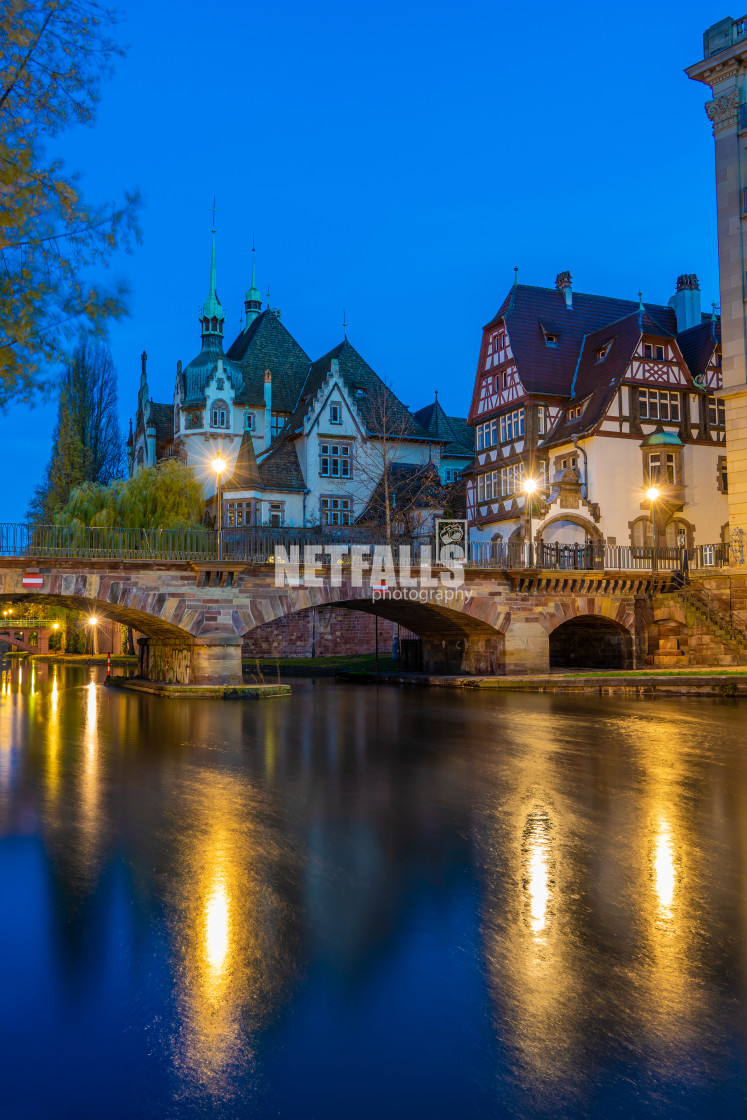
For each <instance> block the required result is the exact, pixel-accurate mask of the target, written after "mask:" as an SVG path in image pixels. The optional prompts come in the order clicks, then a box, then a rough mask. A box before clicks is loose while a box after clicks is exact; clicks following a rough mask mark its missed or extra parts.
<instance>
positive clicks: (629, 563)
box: [0, 523, 729, 572]
mask: <svg viewBox="0 0 747 1120" xmlns="http://www.w3.org/2000/svg"><path fill="white" fill-rule="evenodd" d="M219 536H220V539H219ZM383 543H384V539H383V537H382V535H381V533H379V532H377V531H376V530H371V529H365V528H358V527H356V526H349V525H345V526H316V527H312V528H305V529H301V528H298V529H296V528H293V527H284V528H269V527H261V526H252V527H242V528H237V529H223V530H222V532H221V534H220V535H219V534H218V533H216V532H215V531H214V530H211V529H154V530H148V529H125V528H121V527H116V526H114V527H110V528H106V527H99V526H84V525H31V524H26V523H0V556H8V557H21V558H24V559H28V560H43V559H68V560H86V559H104V560H181V561H194V562H199V561H202V562H212V561H218V558H219V556H220V558H221V559H222V560H223V561H226V562H233V563H244V564H267V563H271V562H272V561H273V559H274V557H275V555H276V554H277V552H278V549H279V548H281V547H282V548H285V549H286V551H287V552H288V553H289V552H290V549H291V548H293V547H294V546H297V547H299V548H300V549H301V550H303V546H304V545H316V546H320V547H323V546H330V545H335V544H339V545H356V544H357V545H368V546H375V545H376V544H383ZM403 546H406V547H407V548H409V550H410V552H409V558H410V562H411V563H413V564H418V563H420V561H421V558H422V559H425V557H426V555H429V556H430V555H431V553H432V546H433V541H432V538H431V537H414V538H398V539H397V544H396V546H395V559H396V556H397V552H398V549H399V548H401V547H403ZM426 550H428V551H427V552H426ZM302 555H303V551H302ZM728 561H729V548H728V545H726V544H713V545H699V546H698V547H697V548H693V549H688V550H685V549H682V548H658V549H656V550H655V551H654V549H652V548H651V547H635V546H631V545H605V544H604V543H603V542H599V541H589V542H588V543H586V544H578V545H564V544H546V543H544V542H539V543H531V544H530V543H529V542H528V541H474V540H473V541H470V542H469V544H468V554H467V561H466V565H465V566H466V567H469V568H503V569H507V568H508V569H522V568H526V569H543V570H546V571H558V572H566V571H567V572H590V571H625V572H631V571H633V572H635V571H640V572H650V571H652V570H656V571H660V572H667V571H668V572H673V571H677V570H682V569H684V568H685V567H690V568H719V567H722V566H723V565H725V564H727V563H728Z"/></svg>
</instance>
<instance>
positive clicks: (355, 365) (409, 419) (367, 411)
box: [290, 339, 428, 439]
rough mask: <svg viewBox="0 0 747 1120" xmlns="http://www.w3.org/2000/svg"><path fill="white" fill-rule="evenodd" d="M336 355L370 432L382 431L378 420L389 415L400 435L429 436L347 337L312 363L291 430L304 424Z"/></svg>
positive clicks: (387, 417) (411, 436)
mask: <svg viewBox="0 0 747 1120" xmlns="http://www.w3.org/2000/svg"><path fill="white" fill-rule="evenodd" d="M333 358H337V361H338V362H339V365H340V377H341V378H342V381H343V383H344V385H345V387H346V388H347V390H348V392H349V393H350V395H351V396H352V398H353V400H354V401H355V405H356V408H357V409H358V412H359V413H360V415H361V417H362V419H363V422H364V424H365V425H366V428H367V429H368V432H369V434H370V435H380V434H381V433H380V432H379V431H378V430H377V429H378V428H379V427H380V426H381V425H380V424H379V423H378V422H377V421H378V420H380V418H381V416H382V415H385V416H386V419H387V421H388V423H389V425H390V430H391V431H392V432H394V433H396V436H397V438H400V437H403V436H404V437H405V438H407V437H409V438H411V439H427V438H428V433H427V432H426V431H425V430H424V429H423V428H422V427H421V426H420V424H418V422H417V420H416V419H415V418H414V416H413V414H412V413H411V412H410V411H409V410H408V409H407V408H406V407H405V405H403V404H402V402H401V401H400V400H399V399H398V398H397V397H396V396H395V395H394V393H393V392H392V390H391V389H390V388H389V387H388V386H387V385H385V384H384V382H383V381H382V380H381V378H380V377H379V376H378V374H376V373H374V371H373V370H372V369H371V367H370V365H369V364H368V362H366V361H364V359H363V358H362V357H361V356H360V354H359V353H358V351H357V350H356V349H355V347H353V346H351V345H350V343H349V342H348V340H347V339H344V341H343V342H341V343H340V344H339V345H338V346H335V348H334V349H333V350H330V351H329V353H328V354H325V355H324V357H323V358H319V359H318V360H317V361H316V362H313V363H312V366H311V369H310V370H309V376H308V378H307V380H306V384H305V385H304V387H303V395H302V397H301V399H300V401H299V403H298V407H297V408H296V411H295V413H294V414H293V416H292V418H291V426H290V430H291V432H295V431H297V430H298V428H300V427H301V425H302V424H303V418H304V416H305V414H306V410H307V409H308V407H309V404H310V402H311V400H312V398H313V397H314V396H316V394H317V392H318V391H319V389H320V388H321V386H322V385H323V384H324V382H325V381H326V379H327V376H328V375H329V372H330V368H331V365H332V359H333ZM360 390H362V392H360Z"/></svg>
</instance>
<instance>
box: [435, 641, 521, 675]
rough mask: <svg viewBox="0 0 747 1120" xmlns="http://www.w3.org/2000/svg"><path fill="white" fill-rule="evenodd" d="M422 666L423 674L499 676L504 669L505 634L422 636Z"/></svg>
mask: <svg viewBox="0 0 747 1120" xmlns="http://www.w3.org/2000/svg"><path fill="white" fill-rule="evenodd" d="M421 662H422V664H421V668H422V671H423V672H424V673H431V674H434V675H435V674H442V673H446V674H454V673H465V674H467V675H469V676H479V677H496V676H500V675H501V674H502V673H503V672H504V668H503V637H502V635H499V636H496V637H495V638H478V637H475V636H470V637H469V638H441V639H439V638H423V639H422V641H421Z"/></svg>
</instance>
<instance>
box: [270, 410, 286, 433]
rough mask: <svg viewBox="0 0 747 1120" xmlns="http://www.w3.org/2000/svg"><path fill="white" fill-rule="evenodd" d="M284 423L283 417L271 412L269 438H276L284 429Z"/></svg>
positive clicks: (284, 418)
mask: <svg viewBox="0 0 747 1120" xmlns="http://www.w3.org/2000/svg"><path fill="white" fill-rule="evenodd" d="M285 421H286V417H285V416H281V415H280V414H279V413H277V412H273V414H272V419H271V421H270V436H271V438H272V439H277V438H278V436H279V435H280V433H281V432H282V430H283V428H284V427H285Z"/></svg>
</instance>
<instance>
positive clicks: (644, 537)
mask: <svg viewBox="0 0 747 1120" xmlns="http://www.w3.org/2000/svg"><path fill="white" fill-rule="evenodd" d="M630 543H631V544H632V545H633V548H652V547H653V543H654V526H653V522H652V521H651V519H650V518H648V517H639V518H638V520H637V521H634V522H633V526H632V528H631V530H630Z"/></svg>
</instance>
